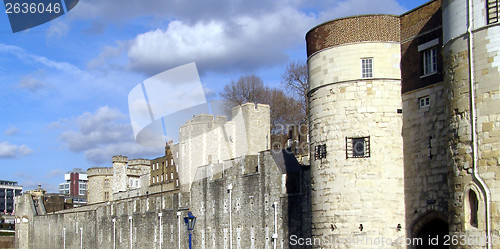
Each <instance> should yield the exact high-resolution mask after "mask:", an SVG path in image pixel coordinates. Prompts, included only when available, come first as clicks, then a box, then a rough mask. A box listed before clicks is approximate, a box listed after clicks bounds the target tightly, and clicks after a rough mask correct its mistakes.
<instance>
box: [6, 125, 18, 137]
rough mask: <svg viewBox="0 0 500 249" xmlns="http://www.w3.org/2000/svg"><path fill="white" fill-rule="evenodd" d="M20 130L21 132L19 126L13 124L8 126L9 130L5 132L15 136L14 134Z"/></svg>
mask: <svg viewBox="0 0 500 249" xmlns="http://www.w3.org/2000/svg"><path fill="white" fill-rule="evenodd" d="M18 132H19V129H18V128H17V127H15V126H11V127H9V128H7V130H5V132H4V134H5V135H7V136H14V135H17V133H18Z"/></svg>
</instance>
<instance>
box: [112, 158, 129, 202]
mask: <svg viewBox="0 0 500 249" xmlns="http://www.w3.org/2000/svg"><path fill="white" fill-rule="evenodd" d="M127 163H128V157H126V156H121V155H119V156H113V193H117V192H121V191H127V180H128V178H127V166H128V165H127Z"/></svg>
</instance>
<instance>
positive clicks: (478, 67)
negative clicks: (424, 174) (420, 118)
mask: <svg viewBox="0 0 500 249" xmlns="http://www.w3.org/2000/svg"><path fill="white" fill-rule="evenodd" d="M485 6H486V2H485V1H484V0H476V1H473V9H472V12H473V14H472V15H473V16H474V20H473V23H472V25H471V26H472V29H471V31H472V36H473V49H472V51H471V49H470V46H469V44H468V38H469V34H468V33H467V26H468V24H469V23H468V19H467V15H468V12H469V9H468V6H467V2H466V1H464V0H456V1H443V16H444V17H446V18H449V21H448V22H444V23H443V29H444V34H445V44H444V48H443V50H444V51H443V53H444V55H445V56H444V58H445V82H446V83H447V86H446V87H447V88H448V89H449V106H448V113H447V114H448V126H449V148H450V152H449V153H450V158H451V160H450V163H449V166H448V170H449V171H448V176H449V178H450V187H451V196H450V198H451V201H453V202H452V203H450V205H449V207H450V213H451V217H450V219H449V222H450V233H451V234H453V235H466V236H468V237H470V236H473V235H475V236H480V237H481V238H484V237H486V236H487V234H488V233H487V230H488V227H490V230H491V235H492V236H493V238H494V239H496V241H498V238H499V235H500V234H499V232H498V231H499V229H500V214H499V213H498V211H497V210H498V207H499V206H500V188H499V184H498V175H499V174H500V170H499V167H498V166H499V165H500V162H499V158H500V131H499V128H500V109H499V108H498V106H499V102H500V101H499V99H500V97H499V96H500V70H499V65H500V33H499V32H500V26H499V25H498V23H497V24H494V25H490V26H487V24H486V15H485V13H486V12H485V11H486V10H485ZM470 53H472V54H473V60H474V64H473V69H472V70H473V72H474V79H473V85H474V90H475V96H474V102H475V115H476V118H475V119H474V118H472V115H473V112H472V111H471V110H472V109H471V99H470V96H471V88H470V80H471V75H470V74H469V72H470V70H469V68H470V66H471V62H470V59H469V56H470ZM472 122H475V124H476V132H475V133H474V135H475V136H476V139H477V145H476V146H474V145H475V144H476V143H475V142H474V139H473V136H472V135H473V130H472V124H473V123H472ZM474 151H477V154H476V158H477V160H474V158H475V156H474ZM474 167H476V168H477V170H476V171H477V173H476V174H474V171H475V170H474ZM471 194H473V195H475V196H476V198H477V199H478V208H477V210H478V211H477V223H476V224H474V222H473V221H472V219H471V216H472V213H474V211H472V210H471V205H472V202H471ZM488 216H489V217H488ZM492 248H499V247H498V244H497V245H494V246H493V247H492Z"/></svg>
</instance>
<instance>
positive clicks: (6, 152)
mask: <svg viewBox="0 0 500 249" xmlns="http://www.w3.org/2000/svg"><path fill="white" fill-rule="evenodd" d="M32 152H33V149H31V148H30V147H28V146H26V145H24V144H22V145H15V144H11V143H9V142H0V158H16V157H18V156H20V155H27V154H30V153H32Z"/></svg>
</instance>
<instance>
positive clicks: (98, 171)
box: [87, 167, 113, 177]
mask: <svg viewBox="0 0 500 249" xmlns="http://www.w3.org/2000/svg"><path fill="white" fill-rule="evenodd" d="M96 175H113V168H107V167H94V168H89V169H87V176H89V177H91V176H96Z"/></svg>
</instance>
